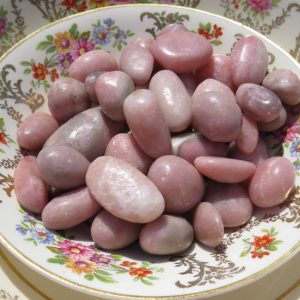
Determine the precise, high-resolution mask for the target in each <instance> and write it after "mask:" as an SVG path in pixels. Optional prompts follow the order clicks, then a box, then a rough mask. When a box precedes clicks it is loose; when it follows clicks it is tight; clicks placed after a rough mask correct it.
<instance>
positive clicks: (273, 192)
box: [249, 157, 296, 207]
mask: <svg viewBox="0 0 300 300" xmlns="http://www.w3.org/2000/svg"><path fill="white" fill-rule="evenodd" d="M295 178H296V174H295V167H294V165H293V164H292V163H291V162H290V161H289V160H287V159H286V158H284V157H271V158H269V159H267V160H265V161H264V162H263V163H262V164H260V165H259V166H258V167H257V169H256V171H255V173H254V175H253V177H252V180H251V182H250V186H249V196H250V200H251V201H252V202H253V204H255V205H256V206H258V207H272V206H275V205H278V204H280V203H282V202H283V201H284V200H285V199H286V198H287V197H288V195H289V193H290V191H291V190H292V188H293V187H294V184H295Z"/></svg>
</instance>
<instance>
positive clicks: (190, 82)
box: [179, 72, 197, 96]
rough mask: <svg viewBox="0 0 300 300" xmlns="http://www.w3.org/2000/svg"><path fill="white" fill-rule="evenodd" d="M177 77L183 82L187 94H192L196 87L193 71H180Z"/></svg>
mask: <svg viewBox="0 0 300 300" xmlns="http://www.w3.org/2000/svg"><path fill="white" fill-rule="evenodd" d="M179 78H180V80H181V81H182V82H183V84H184V86H185V88H186V90H187V92H188V94H189V95H190V96H192V95H193V94H194V92H195V90H196V88H197V81H196V77H195V75H194V73H193V72H189V73H182V74H179Z"/></svg>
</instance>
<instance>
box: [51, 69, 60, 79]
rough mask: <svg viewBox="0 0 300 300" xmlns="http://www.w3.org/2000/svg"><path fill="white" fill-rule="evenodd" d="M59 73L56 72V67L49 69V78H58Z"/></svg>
mask: <svg viewBox="0 0 300 300" xmlns="http://www.w3.org/2000/svg"><path fill="white" fill-rule="evenodd" d="M58 77H59V75H58V73H57V69H56V68H54V69H52V70H51V72H50V78H51V81H55V80H56V79H58Z"/></svg>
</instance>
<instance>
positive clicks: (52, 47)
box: [46, 46, 56, 53]
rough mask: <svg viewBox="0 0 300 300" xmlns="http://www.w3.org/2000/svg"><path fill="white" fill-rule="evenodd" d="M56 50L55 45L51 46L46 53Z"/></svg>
mask: <svg viewBox="0 0 300 300" xmlns="http://www.w3.org/2000/svg"><path fill="white" fill-rule="evenodd" d="M55 50H56V47H55V46H51V47H49V48H48V49H47V51H46V53H53V52H54V51H55Z"/></svg>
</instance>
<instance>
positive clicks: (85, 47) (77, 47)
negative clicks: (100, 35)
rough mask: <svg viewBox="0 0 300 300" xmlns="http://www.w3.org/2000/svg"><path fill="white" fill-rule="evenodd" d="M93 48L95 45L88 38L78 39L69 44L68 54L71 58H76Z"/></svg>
mask: <svg viewBox="0 0 300 300" xmlns="http://www.w3.org/2000/svg"><path fill="white" fill-rule="evenodd" d="M94 48H95V45H94V44H93V43H92V42H90V41H88V40H78V41H76V42H73V43H72V44H71V48H70V54H71V56H72V58H73V59H76V58H78V57H79V56H80V55H82V54H84V53H86V52H88V51H91V50H93V49H94Z"/></svg>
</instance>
